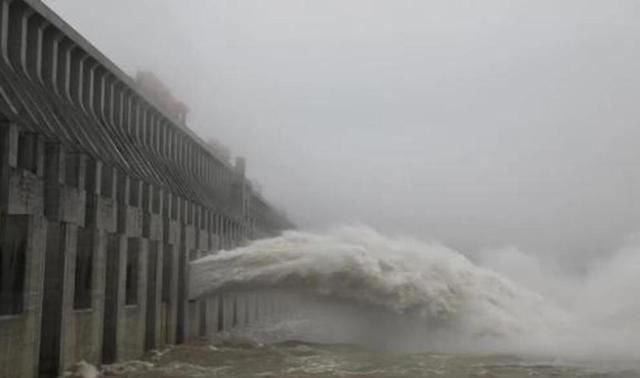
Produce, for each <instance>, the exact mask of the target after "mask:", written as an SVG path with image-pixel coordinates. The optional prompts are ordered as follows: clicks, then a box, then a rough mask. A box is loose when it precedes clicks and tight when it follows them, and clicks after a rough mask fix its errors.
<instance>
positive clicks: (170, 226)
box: [0, 0, 293, 378]
mask: <svg viewBox="0 0 640 378" xmlns="http://www.w3.org/2000/svg"><path fill="white" fill-rule="evenodd" d="M0 51H1V57H0V117H1V119H0V377H1V378H32V377H57V376H58V375H60V374H61V373H62V372H63V371H64V370H65V369H67V368H69V367H70V366H71V365H73V364H74V363H75V362H77V361H80V360H85V361H87V362H89V363H91V364H95V365H99V364H104V363H112V362H115V361H122V360H126V359H133V358H137V357H139V356H141V355H142V354H143V353H144V352H145V351H148V350H152V349H158V348H161V347H163V346H164V345H168V344H180V343H185V342H187V341H189V340H191V339H194V338H196V337H199V336H202V335H204V334H205V333H206V332H207V327H208V326H209V327H217V326H218V325H217V324H216V325H209V324H207V321H206V319H207V311H208V310H210V307H211V306H208V305H206V303H205V302H204V301H202V300H191V299H189V295H188V293H187V290H188V289H187V288H188V280H189V270H188V263H189V261H191V260H194V259H197V258H199V257H201V256H203V255H205V254H207V253H210V252H211V251H216V250H220V249H231V248H234V247H236V246H239V245H243V244H245V243H247V242H248V241H250V240H252V239H258V238H263V237H266V236H270V235H275V234H277V233H279V232H280V231H281V230H283V229H288V228H292V227H293V225H292V224H291V222H290V221H289V220H288V219H287V217H286V216H285V215H284V214H283V213H282V212H281V211H279V210H278V209H276V208H275V207H274V206H272V205H271V204H270V203H269V202H268V201H267V200H266V199H265V198H264V197H263V196H262V195H261V194H260V193H259V191H258V190H256V189H255V188H254V187H253V185H252V183H251V182H250V180H248V179H247V178H246V176H245V161H244V159H243V158H241V157H239V158H236V159H235V162H233V163H232V162H230V161H228V160H225V159H222V158H220V157H219V156H218V155H217V154H216V153H215V151H214V150H213V149H212V147H211V146H210V145H209V144H208V143H206V142H204V141H203V140H202V139H201V138H200V137H198V136H197V135H196V134H195V133H194V132H192V131H191V130H190V129H189V128H188V127H187V126H186V121H185V117H184V112H181V111H179V110H178V111H172V110H171V109H169V110H168V109H167V108H166V107H165V106H162V105H161V104H159V103H158V101H157V99H155V98H153V96H149V95H148V94H147V93H145V92H144V91H143V90H142V89H141V88H140V86H139V85H138V83H136V82H135V81H134V80H133V78H131V77H130V76H128V75H127V74H126V73H124V72H123V71H121V70H120V69H119V68H118V67H116V66H115V65H114V64H113V63H112V62H111V61H110V60H109V59H108V58H107V57H105V56H104V55H103V54H102V53H100V52H99V51H98V50H97V49H96V48H94V47H93V46H92V45H91V44H90V43H89V42H88V41H87V40H86V39H85V38H83V37H82V36H81V35H80V34H78V33H77V32H76V31H74V30H73V29H72V28H71V27H70V26H69V25H68V24H66V23H65V21H64V20H62V19H61V18H60V17H59V16H57V15H56V14H55V13H54V12H52V11H51V10H50V9H49V8H48V7H47V6H46V5H44V4H42V3H41V2H40V1H37V0H1V1H0ZM252 303H255V305H256V306H258V305H259V304H260V303H262V302H260V301H255V302H252ZM234 305H235V302H234ZM216 306H217V304H216ZM217 308H218V307H216V311H218V310H217ZM234 316H235V315H234ZM233 325H234V324H228V325H227V324H226V323H225V324H222V325H221V327H223V328H224V327H226V326H229V327H231V326H233Z"/></svg>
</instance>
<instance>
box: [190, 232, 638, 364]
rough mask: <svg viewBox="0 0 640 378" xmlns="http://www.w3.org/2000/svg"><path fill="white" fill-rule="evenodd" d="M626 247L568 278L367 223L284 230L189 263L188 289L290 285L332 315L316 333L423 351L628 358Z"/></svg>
mask: <svg viewBox="0 0 640 378" xmlns="http://www.w3.org/2000/svg"><path fill="white" fill-rule="evenodd" d="M636 252H637V251H636V250H635V249H633V248H627V249H624V250H622V251H620V253H618V254H617V255H616V256H615V257H614V258H612V259H610V260H609V261H606V262H601V263H600V264H599V265H597V267H595V268H594V269H593V270H592V271H591V272H589V273H587V274H584V275H583V276H581V277H573V276H572V277H568V276H566V275H563V274H559V273H556V274H550V273H548V272H546V271H545V269H544V265H543V264H540V262H539V261H537V260H536V259H534V258H533V257H529V256H526V255H523V254H521V253H520V252H518V251H517V250H512V251H509V250H501V251H495V253H493V254H492V253H488V254H486V255H487V256H489V257H490V258H487V259H485V260H484V262H480V263H478V264H474V263H472V262H471V261H470V260H469V259H468V258H466V257H465V256H464V255H462V254H461V253H459V252H457V251H455V250H452V249H450V248H447V247H445V246H443V245H441V244H438V243H424V242H420V241H416V240H412V239H409V238H401V237H393V238H392V237H387V236H384V235H381V234H380V233H378V232H376V231H374V230H372V229H370V228H367V227H339V228H335V229H333V230H332V231H330V232H327V233H324V234H316V233H309V232H300V231H289V232H285V233H284V234H283V235H282V236H279V237H276V238H272V239H265V240H260V241H256V242H254V243H253V244H251V245H249V246H246V247H242V248H238V249H236V250H232V251H221V252H219V253H217V254H215V255H210V256H207V257H204V258H202V259H200V260H197V261H195V262H193V263H192V264H191V287H190V294H191V296H192V297H197V296H200V295H205V294H208V293H216V292H227V291H236V292H237V291H252V290H257V289H265V288H275V289H285V290H290V291H291V292H295V293H299V294H300V297H301V298H302V297H304V298H315V299H314V301H313V304H311V302H310V303H308V304H305V306H304V307H305V309H307V310H311V311H308V312H312V313H322V312H323V311H322V309H323V308H324V309H326V311H328V312H333V315H332V316H333V317H334V318H333V320H334V321H327V322H324V323H323V322H320V323H318V324H316V327H319V328H322V330H321V331H322V332H327V333H328V332H331V330H330V329H331V328H332V327H333V328H336V327H338V326H337V324H346V325H347V327H346V328H350V327H352V326H353V325H355V324H357V323H358V322H365V321H366V319H368V320H369V321H371V323H372V324H371V327H370V328H369V332H373V333H377V332H379V333H381V334H384V335H385V336H384V337H385V338H386V339H389V338H394V337H395V338H396V340H395V344H396V345H397V344H399V343H402V342H403V341H406V342H407V345H409V344H410V347H411V348H423V349H425V350H430V351H447V352H450V351H456V352H465V353H474V352H477V353H515V354H523V355H539V356H545V355H546V356H561V357H571V358H588V359H593V358H600V359H612V358H616V359H618V358H619V359H636V358H638V357H639V355H640V348H639V347H640V342H637V341H636V340H637V339H638V335H639V334H638V332H640V305H639V304H638V302H640V300H639V299H638V298H639V297H638V295H639V293H640V274H639V273H638V272H640V255H639V254H638V253H636ZM491 267H493V268H494V269H495V270H492V269H491ZM497 271H500V273H497ZM507 277H510V278H507ZM554 285H555V289H554ZM347 305H348V306H350V307H351V310H345V307H346V306H347ZM348 306H347V307H348ZM375 314H377V315H375ZM380 314H384V315H380ZM323 319H325V320H327V319H331V316H328V317H327V316H325V317H323ZM335 319H340V321H335ZM390 319H392V320H390ZM306 327H309V325H308V324H307V325H306ZM342 331H344V330H340V329H339V327H338V331H337V332H338V333H340V332H342ZM409 339H410V343H409Z"/></svg>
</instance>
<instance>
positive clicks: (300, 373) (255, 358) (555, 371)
mask: <svg viewBox="0 0 640 378" xmlns="http://www.w3.org/2000/svg"><path fill="white" fill-rule="evenodd" d="M105 370H106V373H108V375H113V376H121V377H125V378H204V377H227V378H249V377H270V378H305V377H314V378H332V377H354V378H357V377H362V378H365V377H368V378H396V377H397V378H415V377H441V378H462V377H496V378H497V377H505V378H506V377H509V378H520V377H522V378H524V377H593V378H596V377H598V378H605V377H611V378H614V377H615V378H627V377H640V374H639V373H638V371H637V370H635V368H633V367H621V366H608V365H597V364H596V365H594V364H585V365H581V366H576V365H571V364H566V363H562V362H560V361H551V362H550V361H545V360H527V359H520V358H515V357H507V356H482V355H464V354H436V353H426V352H413V353H408V352H404V353H397V352H392V351H384V352H383V351H380V350H375V349H368V348H364V347H362V346H354V345H335V344H309V343H301V342H285V343H276V344H271V345H265V346H251V347H250V346H218V347H211V346H207V345H189V346H180V347H177V348H175V349H173V350H170V351H168V352H166V353H164V354H163V355H162V356H161V357H153V358H151V359H150V360H149V361H148V362H129V363H125V364H121V365H115V366H108V367H106V369H105Z"/></svg>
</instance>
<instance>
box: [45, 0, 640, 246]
mask: <svg viewBox="0 0 640 378" xmlns="http://www.w3.org/2000/svg"><path fill="white" fill-rule="evenodd" d="M46 3H47V4H49V5H50V6H51V7H52V8H53V9H54V10H56V11H57V12H59V13H60V14H61V16H63V17H64V18H65V19H66V20H67V21H68V22H69V23H70V24H71V25H72V26H74V27H75V28H76V29H78V30H79V31H80V32H81V33H82V34H84V35H85V36H86V37H87V38H88V39H89V40H90V41H92V42H93V43H94V44H95V45H96V46H97V47H98V48H99V49H101V50H102V51H103V52H104V53H106V55H108V56H109V57H110V58H112V60H114V61H115V62H116V63H117V64H119V65H120V66H122V67H123V68H124V69H125V70H126V71H127V72H129V73H133V72H135V70H136V69H139V68H142V69H151V70H153V71H154V72H156V73H157V74H158V75H159V76H160V77H161V78H163V79H164V80H165V81H166V82H167V84H168V85H169V86H170V87H171V88H172V89H173V90H174V92H175V94H176V95H177V96H178V97H179V98H181V99H183V100H184V101H185V102H186V103H188V104H189V106H190V107H191V109H192V111H191V114H190V126H191V127H192V128H193V129H194V130H196V131H197V132H198V133H199V134H200V135H202V136H203V137H204V138H205V139H206V138H208V137H210V136H215V137H217V138H218V139H220V140H222V141H223V142H224V143H226V144H227V145H228V146H229V147H230V148H231V149H232V150H233V151H234V152H235V153H238V154H242V155H245V156H246V157H247V159H248V169H249V175H250V176H251V177H253V178H255V179H256V180H257V181H259V182H260V183H261V184H262V186H263V188H264V192H265V194H266V196H267V197H268V198H271V199H273V200H274V201H275V202H277V203H279V204H281V205H282V206H283V207H284V208H285V209H286V210H287V212H288V213H289V214H290V215H291V217H292V218H293V220H294V221H296V222H298V223H299V224H300V225H302V226H304V227H321V226H323V225H326V224H330V223H336V222H353V221H360V222H362V223H366V224H371V225H373V226H375V227H377V228H380V229H382V230H389V231H391V232H404V233H410V234H414V235H417V236H419V237H427V236H432V237H436V238H439V239H443V240H445V241H446V242H448V243H450V244H453V245H456V246H462V247H465V248H481V247H484V246H488V245H500V244H508V243H514V244H518V245H520V246H523V247H525V249H528V250H532V249H537V250H540V251H545V252H546V251H559V252H576V253H577V252H582V251H584V252H588V253H593V252H595V251H598V250H600V249H605V248H609V247H610V246H611V245H613V244H616V243H617V242H619V241H620V240H621V239H622V238H623V237H624V236H625V235H627V234H628V233H630V232H632V231H634V230H636V227H637V225H638V221H639V218H640V211H639V210H640V206H638V198H640V185H639V184H640V175H639V174H638V172H640V166H639V164H640V148H639V147H640V143H639V142H640V127H639V126H640V106H639V104H638V100H639V99H640V69H639V68H638V67H640V66H638V62H639V61H640V23H639V22H638V19H640V2H638V1H622V0H619V1H618V0H611V1H609V0H601V1H586V0H584V1H583V0H529V1H525V0H512V1H508V0H504V1H489V0H484V1H458V0H440V1H427V0H424V1H405V0H400V1H399V0H393V1H392V0H384V1H383V0H378V1H375V0H369V1H364V0H350V1H344V0H314V1H293V0H269V1H259V0H256V1H248V0H183V1H175V0H110V1H103V0H48V1H46Z"/></svg>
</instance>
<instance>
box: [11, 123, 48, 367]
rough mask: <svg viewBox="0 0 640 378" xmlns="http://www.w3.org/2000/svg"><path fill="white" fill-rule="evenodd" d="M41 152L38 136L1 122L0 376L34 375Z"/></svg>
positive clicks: (42, 225) (40, 269) (40, 268)
mask: <svg viewBox="0 0 640 378" xmlns="http://www.w3.org/2000/svg"><path fill="white" fill-rule="evenodd" d="M42 153H43V148H42V138H41V137H39V136H38V135H35V134H33V133H31V132H30V131H27V130H24V129H21V128H19V127H18V126H17V125H15V124H11V123H2V124H0V261H3V263H2V264H1V266H0V280H2V285H1V286H0V340H3V342H2V343H0V377H18V378H32V377H33V376H34V375H36V374H37V371H38V355H39V350H40V322H41V314H42V300H43V292H42V290H43V279H44V259H45V253H44V251H45V245H46V235H47V225H46V220H45V219H44V216H43V202H42V200H43V187H44V184H43V180H42V172H43V170H44V167H43V166H42V165H43V156H42ZM10 262H11V263H10Z"/></svg>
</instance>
